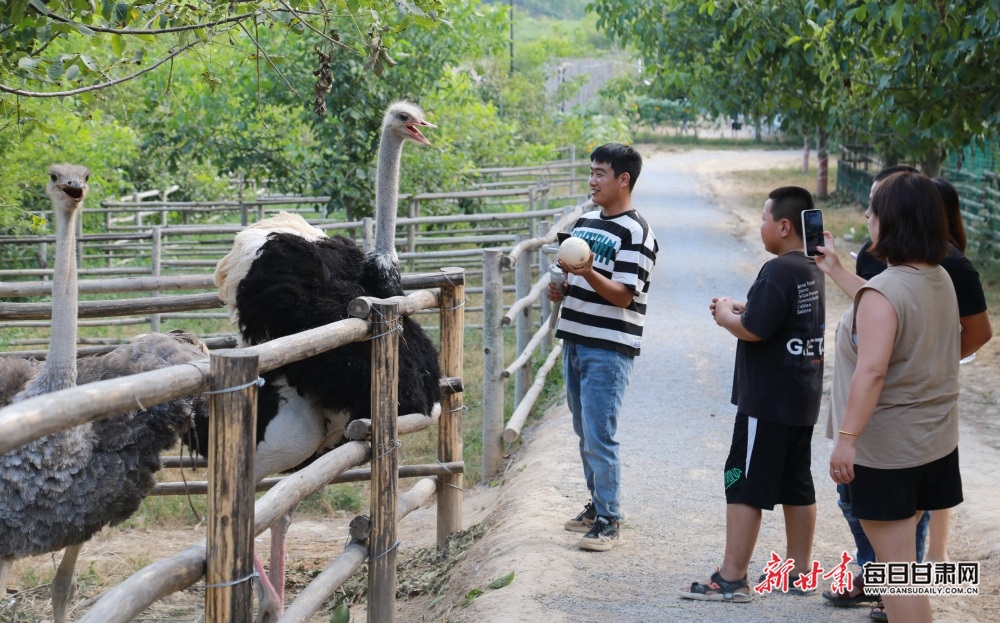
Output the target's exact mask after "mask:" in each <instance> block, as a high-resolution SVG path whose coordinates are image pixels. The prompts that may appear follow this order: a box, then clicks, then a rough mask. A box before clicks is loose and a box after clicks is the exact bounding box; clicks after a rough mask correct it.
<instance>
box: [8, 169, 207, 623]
mask: <svg viewBox="0 0 1000 623" xmlns="http://www.w3.org/2000/svg"><path fill="white" fill-rule="evenodd" d="M49 177H50V180H51V181H50V182H49V184H48V193H49V196H50V197H51V198H52V204H53V209H54V211H55V219H56V261H55V274H54V275H53V278H52V334H51V341H50V346H49V353H48V356H47V358H46V359H45V362H44V363H43V364H40V363H38V362H34V361H31V362H29V361H25V360H20V359H5V360H0V378H2V379H3V382H2V383H0V398H2V399H3V401H4V402H0V407H2V406H6V403H17V402H20V401H22V400H26V399H28V398H31V397H34V396H38V395H41V394H46V393H50V392H55V391H59V390H62V389H67V388H71V387H73V386H74V385H77V384H80V385H82V384H85V383H90V382H93V381H98V380H102V379H109V378H116V377H120V376H125V375H129V374H136V373H139V372H145V371H148V370H154V369H157V368H161V367H164V366H170V365H174V364H178V363H184V362H187V361H193V360H197V359H203V358H205V357H207V356H208V350H207V348H205V345H204V344H203V343H202V342H201V341H200V340H198V339H197V338H196V337H194V336H193V335H191V334H189V333H185V332H180V331H178V332H171V333H170V334H150V335H144V336H140V337H138V338H136V339H134V340H133V341H132V342H131V343H129V344H127V345H124V346H121V347H119V348H117V349H115V350H114V351H112V352H111V353H108V354H106V355H102V356H99V357H88V358H84V359H81V360H80V361H79V362H77V359H76V336H77V274H76V273H77V266H76V250H75V226H74V223H75V220H76V218H77V217H78V212H79V211H80V209H81V206H82V203H83V199H84V197H85V196H86V194H87V180H88V177H89V171H88V170H87V169H86V167H81V166H77V165H56V166H53V167H52V168H51V169H50V171H49ZM194 412H198V413H200V414H201V415H204V414H205V413H206V412H207V405H205V404H204V401H197V400H195V399H193V398H190V397H189V398H182V399H178V400H173V401H170V402H166V403H162V404H159V405H156V406H154V407H151V408H149V409H137V410H135V411H131V412H129V413H124V414H121V415H116V416H112V417H109V418H106V419H103V420H100V421H96V422H92V423H89V424H84V425H82V426H77V427H74V428H71V429H69V430H66V431H62V432H59V433H54V434H51V435H47V436H45V437H42V438H40V439H37V440H35V441H32V442H30V443H28V444H25V445H24V446H21V447H20V448H18V449H16V450H13V451H11V452H8V453H7V454H2V455H0V594H2V593H3V592H5V589H6V585H7V579H8V576H9V574H10V571H11V568H12V567H13V563H14V561H15V560H17V559H19V558H23V557H25V556H33V555H37V554H44V553H47V552H52V551H56V550H59V549H63V548H65V549H66V552H65V554H64V555H63V558H62V561H61V562H60V564H59V568H58V570H57V571H56V576H55V578H54V579H53V581H52V607H53V616H54V618H55V621H56V623H63V622H64V621H65V620H66V611H67V607H68V605H69V600H70V598H71V594H72V591H73V585H74V567H75V565H76V559H77V556H78V555H79V552H80V548H81V545H82V544H83V543H84V542H86V541H87V540H88V539H90V538H91V537H92V536H93V535H94V534H96V533H97V532H98V531H100V530H101V529H102V528H103V527H104V526H108V525H115V524H118V523H121V522H122V521H124V520H125V519H127V518H128V517H129V516H131V515H132V514H133V513H134V512H135V511H136V510H138V508H139V504H140V503H141V502H142V500H143V498H145V497H146V496H147V495H148V494H149V492H150V490H151V489H152V488H153V485H154V484H155V481H154V478H153V474H154V472H156V471H158V470H159V469H160V453H161V452H162V451H164V450H166V449H168V448H170V447H171V446H173V445H175V444H176V443H177V441H178V439H179V437H180V433H181V431H182V429H184V428H186V427H188V426H189V425H190V422H191V420H192V415H193V413H194Z"/></svg>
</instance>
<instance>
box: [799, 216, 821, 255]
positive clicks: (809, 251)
mask: <svg viewBox="0 0 1000 623" xmlns="http://www.w3.org/2000/svg"><path fill="white" fill-rule="evenodd" d="M802 239H803V240H804V242H805V251H806V255H808V256H809V257H816V256H817V255H821V254H820V253H819V252H818V251H816V247H818V246H819V247H821V246H824V240H823V210H803V211H802Z"/></svg>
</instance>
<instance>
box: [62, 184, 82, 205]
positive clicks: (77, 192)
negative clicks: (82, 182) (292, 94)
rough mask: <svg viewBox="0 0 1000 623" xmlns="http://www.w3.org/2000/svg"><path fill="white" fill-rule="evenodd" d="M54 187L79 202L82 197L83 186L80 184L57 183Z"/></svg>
mask: <svg viewBox="0 0 1000 623" xmlns="http://www.w3.org/2000/svg"><path fill="white" fill-rule="evenodd" d="M56 188H58V189H59V190H61V191H63V192H64V193H66V195H67V196H68V197H69V198H70V199H72V200H74V201H76V202H79V201H81V200H82V199H83V187H82V186H78V185H76V184H58V185H57V186H56Z"/></svg>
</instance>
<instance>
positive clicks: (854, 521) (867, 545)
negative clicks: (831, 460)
mask: <svg viewBox="0 0 1000 623" xmlns="http://www.w3.org/2000/svg"><path fill="white" fill-rule="evenodd" d="M837 493H838V494H839V496H840V497H839V499H838V500H837V506H839V507H840V512H842V513H844V519H846V520H847V525H848V526H850V528H851V534H853V535H854V545H855V546H857V548H858V553H857V556H856V558H857V560H856V561H855V562H857V563H858V565H859V566H861V567H864V566H865V565H866V564H867V563H870V562H875V548H873V547H872V544H871V541H869V540H868V535H866V534H865V531H864V530H863V529H862V528H861V520H860V519H858V518H857V517H855V516H854V515H852V514H851V496H850V494H849V493H848V491H847V485H845V484H838V485H837ZM930 522H931V514H930V513H924V514H923V516H922V517H921V518H920V521H918V522H917V562H923V560H924V543H926V542H927V525H928V524H929V523H930ZM885 562H892V561H885Z"/></svg>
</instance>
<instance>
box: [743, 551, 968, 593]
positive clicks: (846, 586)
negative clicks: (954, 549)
mask: <svg viewBox="0 0 1000 623" xmlns="http://www.w3.org/2000/svg"><path fill="white" fill-rule="evenodd" d="M852 560H854V559H853V558H852V557H851V556H850V554H848V553H847V552H843V553H842V554H841V556H840V563H839V564H837V565H836V566H834V567H832V568H830V569H829V570H825V569H824V568H823V566H822V565H821V564H820V563H819V561H816V560H814V561H812V563H811V564H810V565H809V570H808V571H807V572H805V573H800V574H799V575H798V578H797V579H795V580H794V581H791V578H790V575H791V573H792V570H793V569H794V568H795V560H794V559H792V558H789V559H787V560H785V559H783V558H781V556H778V554H776V553H774V552H771V558H770V560H768V562H767V564H766V565H765V566H764V575H763V577H762V580H761V582H760V583H759V584H757V585H756V586H754V587H753V589H754V590H755V591H756V592H757V593H758V594H761V595H763V594H765V593H770V592H771V591H779V590H780V591H781V592H783V593H787V592H788V591H789V590H791V589H798V590H799V591H803V592H807V591H812V590H815V589H817V588H818V587H819V581H820V579H823V580H829V581H830V590H831V591H832V592H834V593H849V592H851V591H852V590H853V589H854V575H853V574H852V573H851V572H850V571H849V570H848V564H849V563H850V562H851V561H852ZM863 577H864V586H865V593H867V594H869V595H873V596H882V595H978V594H979V563H978V562H933V563H932V562H925V563H919V562H871V563H868V564H866V565H865V566H864V576H863Z"/></svg>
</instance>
